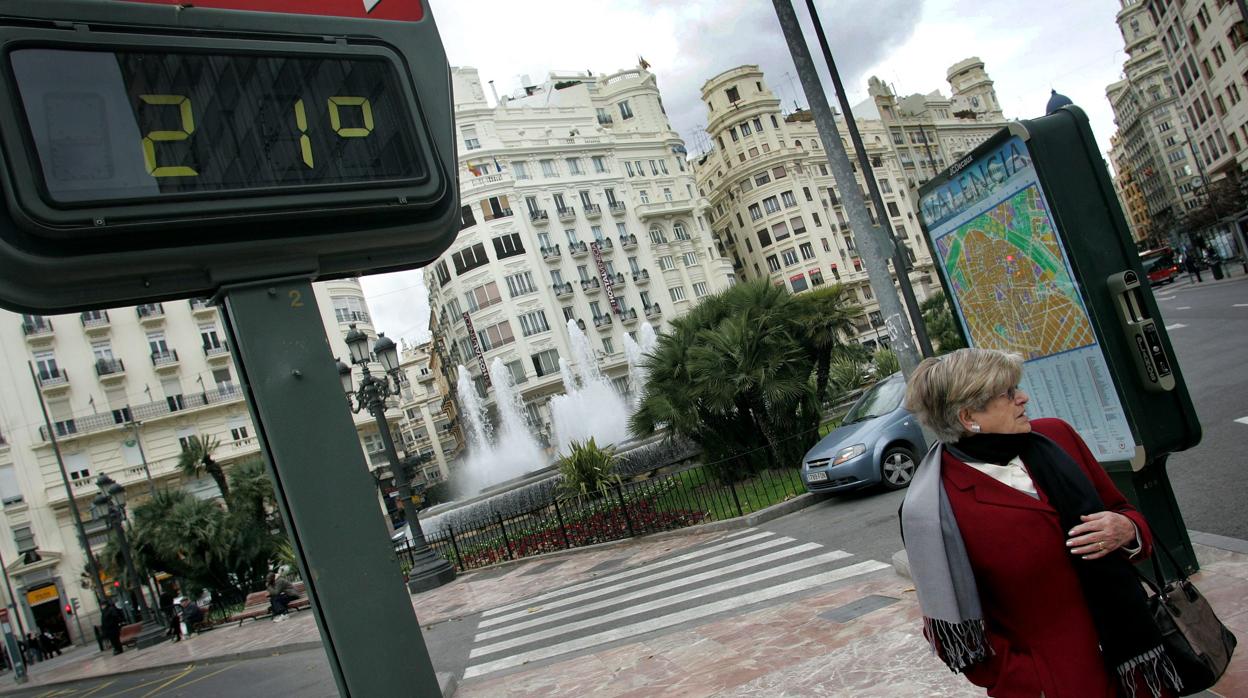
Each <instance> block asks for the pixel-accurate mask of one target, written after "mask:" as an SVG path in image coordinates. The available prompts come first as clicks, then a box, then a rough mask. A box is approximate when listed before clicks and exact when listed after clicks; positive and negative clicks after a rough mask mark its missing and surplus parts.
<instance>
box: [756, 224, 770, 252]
mask: <svg viewBox="0 0 1248 698" xmlns="http://www.w3.org/2000/svg"><path fill="white" fill-rule="evenodd" d="M770 244H771V234H770V233H768V232H767V229H766V228H763V229H762V230H760V231H758V248H759V249H763V248H765V247H767V246H768V245H770Z"/></svg>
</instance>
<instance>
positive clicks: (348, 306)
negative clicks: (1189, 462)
mask: <svg viewBox="0 0 1248 698" xmlns="http://www.w3.org/2000/svg"><path fill="white" fill-rule="evenodd" d="M330 301H331V302H332V303H333V305H334V317H335V318H336V319H337V320H338V322H371V320H370V318H369V315H368V306H367V305H366V304H365V302H364V299H363V298H360V297H359V296H334V297H332V298H331V299H330ZM160 341H161V342H162V343H163V342H164V337H163V336H162V337H161V340H160ZM153 351H155V349H153Z"/></svg>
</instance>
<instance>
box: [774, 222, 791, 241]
mask: <svg viewBox="0 0 1248 698" xmlns="http://www.w3.org/2000/svg"><path fill="white" fill-rule="evenodd" d="M788 237H789V226H788V224H786V223H785V222H784V221H780V222H779V223H776V224H775V225H773V226H771V239H773V240H775V241H776V242H780V241H781V240H784V239H787V238H788Z"/></svg>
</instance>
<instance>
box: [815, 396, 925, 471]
mask: <svg viewBox="0 0 1248 698" xmlns="http://www.w3.org/2000/svg"><path fill="white" fill-rule="evenodd" d="M905 393H906V382H905V379H904V378H903V377H902V375H901V374H900V373H894V374H893V375H891V376H889V377H888V378H885V379H884V380H882V381H880V382H879V383H876V384H875V385H874V386H872V387H871V388H870V389H869V390H867V392H865V393H863V394H862V397H860V398H859V399H858V401H857V402H855V403H854V406H853V407H851V408H849V412H848V413H846V415H845V419H844V420H843V421H842V422H841V426H839V427H837V428H836V429H834V430H832V432H831V433H830V434H828V435H827V436H825V437H823V438H822V439H820V440H819V443H817V444H815V445H814V447H813V448H811V449H810V451H808V452H807V453H806V457H805V458H803V459H802V482H804V483H805V484H806V489H807V490H808V491H810V492H843V491H847V490H853V489H858V488H860V487H870V486H871V485H876V484H879V485H881V486H883V487H884V488H886V489H890V490H897V489H901V488H903V487H905V486H907V485H909V484H910V480H911V479H913V478H914V471H915V469H916V468H917V467H918V463H919V458H918V457H919V455H921V454H922V453H923V452H924V451H925V450H926V445H925V443H924V441H923V432H922V430H921V429H920V428H919V420H918V419H916V418H915V416H914V415H913V414H911V413H910V412H909V411H908V410H906V408H905V407H902V405H901V403H902V399H903V398H904V397H905Z"/></svg>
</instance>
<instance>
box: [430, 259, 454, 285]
mask: <svg viewBox="0 0 1248 698" xmlns="http://www.w3.org/2000/svg"><path fill="white" fill-rule="evenodd" d="M433 273H434V274H435V275H436V276H437V277H438V288H443V287H445V286H446V285H447V284H449V283H450V282H451V272H450V271H448V270H447V268H446V260H442V261H441V262H438V263H437V264H435V265H434V266H433Z"/></svg>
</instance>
